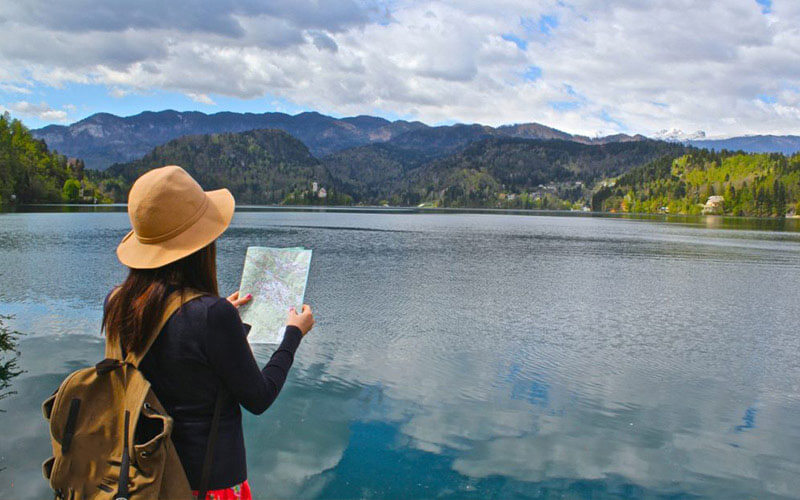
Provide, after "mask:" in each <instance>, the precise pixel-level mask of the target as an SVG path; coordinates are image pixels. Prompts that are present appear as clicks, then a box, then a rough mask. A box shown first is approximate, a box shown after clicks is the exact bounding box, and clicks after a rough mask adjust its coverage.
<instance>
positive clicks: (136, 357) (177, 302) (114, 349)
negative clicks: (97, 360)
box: [105, 289, 206, 368]
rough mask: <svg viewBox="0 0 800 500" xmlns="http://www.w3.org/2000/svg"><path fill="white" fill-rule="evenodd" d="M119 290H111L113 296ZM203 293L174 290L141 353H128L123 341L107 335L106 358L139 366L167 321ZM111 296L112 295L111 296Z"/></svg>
mask: <svg viewBox="0 0 800 500" xmlns="http://www.w3.org/2000/svg"><path fill="white" fill-rule="evenodd" d="M116 292H117V289H115V290H114V291H112V292H111V296H113V295H114V294H115V293H116ZM202 295H206V294H204V293H203V292H199V291H197V290H182V291H181V290H178V291H176V292H173V293H171V294H170V295H169V297H167V301H166V304H165V305H164V311H163V312H162V313H161V319H160V320H159V322H158V324H157V325H156V327H155V328H154V329H153V331H152V332H151V333H150V336H149V337H148V339H147V343H146V344H145V346H144V349H142V351H141V352H139V353H132V352H129V353H127V355H125V353H124V352H123V350H122V343H121V342H109V340H108V336H106V355H105V357H106V359H116V360H120V361H125V362H127V363H131V364H132V365H133V366H135V367H137V368H138V367H139V363H141V362H142V359H144V356H145V355H146V354H147V351H149V350H150V347H151V346H152V345H153V342H155V341H156V339H157V338H158V335H159V333H161V329H162V328H164V325H166V324H167V321H169V319H170V318H171V317H172V315H173V314H175V312H176V311H177V310H178V309H180V308H181V306H183V305H184V304H185V303H187V302H189V301H190V300H192V299H195V298H197V297H200V296H202ZM109 298H110V297H109Z"/></svg>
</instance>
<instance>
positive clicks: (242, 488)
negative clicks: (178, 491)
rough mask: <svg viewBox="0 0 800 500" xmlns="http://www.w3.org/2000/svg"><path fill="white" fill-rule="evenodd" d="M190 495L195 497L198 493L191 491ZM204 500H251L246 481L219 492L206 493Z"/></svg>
mask: <svg viewBox="0 0 800 500" xmlns="http://www.w3.org/2000/svg"><path fill="white" fill-rule="evenodd" d="M192 494H193V495H194V496H197V494H198V492H197V491H193V492H192ZM206 500H253V497H252V496H251V495H250V485H249V484H247V481H246V480H245V482H243V483H242V484H237V485H236V486H231V487H230V488H224V489H221V490H210V491H209V492H208V493H206Z"/></svg>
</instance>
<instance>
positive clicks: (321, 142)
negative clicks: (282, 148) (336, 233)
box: [31, 110, 644, 170]
mask: <svg viewBox="0 0 800 500" xmlns="http://www.w3.org/2000/svg"><path fill="white" fill-rule="evenodd" d="M463 127H473V128H475V127H477V128H481V129H483V130H484V132H485V136H487V137H488V136H491V135H501V136H511V137H521V138H527V139H563V140H574V141H576V142H582V143H587V144H590V143H602V142H604V141H606V140H608V141H611V142H617V141H623V140H624V141H630V140H641V139H643V138H644V137H643V136H638V135H637V136H629V135H626V134H615V135H614V136H609V138H608V139H606V138H595V139H590V138H588V137H585V136H580V135H573V134H569V133H567V132H563V131H560V130H557V129H554V128H552V127H548V126H546V125H542V124H539V123H535V122H531V123H523V124H512V125H502V126H500V127H491V126H488V125H481V124H461V123H458V124H454V125H440V126H431V125H427V124H425V123H422V122H419V121H406V120H395V121H390V120H387V119H385V118H381V117H377V116H370V115H357V116H350V117H343V118H335V117H332V116H328V115H324V114H321V113H319V112H316V111H306V112H303V113H298V114H296V115H290V114H286V113H280V112H265V113H249V112H248V113H237V112H232V111H220V112H218V113H212V114H206V113H203V112H200V111H175V110H162V111H143V112H141V113H138V114H136V115H131V116H126V117H122V116H117V115H114V114H111V113H96V114H94V115H91V116H88V117H86V118H84V119H82V120H79V121H77V122H75V123H72V124H70V125H48V126H46V127H43V128H40V129H35V130H32V131H31V132H32V134H33V135H34V137H36V138H38V139H42V140H44V141H45V142H46V143H47V144H48V146H49V147H50V148H51V149H54V150H57V151H58V152H59V153H61V154H64V155H67V156H70V157H77V158H81V159H83V160H84V161H85V162H86V166H87V168H92V169H98V170H103V169H105V168H108V167H109V166H110V165H112V164H114V163H123V162H128V161H132V160H135V159H137V158H141V157H142V156H144V155H145V154H147V153H148V152H149V151H150V150H152V148H154V147H156V146H160V145H162V144H165V143H167V142H169V141H170V140H172V139H177V138H179V137H183V136H187V135H198V134H214V133H225V132H245V131H247V130H258V129H266V128H271V129H279V130H283V131H285V132H287V133H289V134H290V135H292V136H294V137H296V138H297V139H299V140H300V141H302V142H303V143H304V144H305V145H306V146H308V148H309V150H310V151H311V152H312V154H314V156H316V157H322V156H325V155H328V154H331V153H334V152H337V151H342V150H345V149H348V148H352V147H358V146H363V145H366V144H373V143H378V142H387V141H390V140H392V139H395V138H397V137H398V136H401V135H403V134H406V133H413V132H415V131H421V130H425V131H433V132H428V134H429V137H431V139H432V140H438V139H437V135H439V134H441V135H443V136H447V135H448V134H451V132H450V129H460V128H463ZM423 134H424V133H423ZM410 137H413V135H412V136H410ZM443 140H446V139H443Z"/></svg>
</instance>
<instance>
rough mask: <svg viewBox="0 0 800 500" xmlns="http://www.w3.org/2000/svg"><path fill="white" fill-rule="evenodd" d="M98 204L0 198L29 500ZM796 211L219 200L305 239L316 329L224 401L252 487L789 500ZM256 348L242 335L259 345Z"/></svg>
mask: <svg viewBox="0 0 800 500" xmlns="http://www.w3.org/2000/svg"><path fill="white" fill-rule="evenodd" d="M127 227H128V221H127V216H126V214H124V213H121V212H114V211H97V212H95V211H83V212H81V211H77V212H64V213H16V214H3V215H0V285H2V286H1V287H0V314H13V315H15V319H14V320H12V321H11V325H12V326H13V327H14V328H16V329H17V330H20V331H22V332H24V333H25V334H26V335H25V337H24V338H23V340H22V341H21V342H20V358H19V361H20V364H21V366H22V368H24V369H25V370H26V371H25V373H24V374H22V375H20V376H18V377H16V378H15V379H13V381H12V387H11V389H13V390H15V391H16V394H13V395H11V396H9V397H7V398H5V399H2V400H0V408H1V409H3V410H4V411H5V412H4V413H0V424H2V427H1V428H2V433H1V434H0V469H2V471H1V472H0V498H3V499H6V498H8V499H29V498H30V499H34V498H37V499H38V498H44V497H46V494H47V493H46V485H45V483H44V481H43V480H42V479H41V472H40V463H41V461H42V460H44V458H46V456H47V455H48V453H49V451H48V447H49V443H48V440H47V435H46V429H45V426H44V422H43V420H42V419H41V413H40V410H39V404H40V403H41V400H43V399H44V398H45V397H46V396H47V395H48V394H49V393H50V392H52V391H53V389H54V388H55V387H56V386H57V384H58V383H59V381H60V380H61V379H62V378H63V377H64V376H65V375H66V374H67V373H68V372H69V371H71V370H74V369H76V368H79V367H82V366H84V365H89V364H93V363H94V362H96V361H97V360H98V359H99V358H100V357H102V342H101V338H100V337H99V333H98V330H99V321H100V314H101V310H100V307H101V302H102V298H103V296H104V295H105V293H106V292H107V291H108V289H109V288H110V287H111V286H112V285H113V284H115V283H117V282H118V281H119V280H120V279H121V278H122V277H123V276H124V270H123V269H122V268H121V267H120V266H119V264H117V262H116V260H115V257H114V253H113V249H114V247H115V245H116V243H117V242H118V241H119V239H120V238H121V237H122V235H123V234H124V233H125V231H126V230H127ZM796 230H797V228H796V227H795V222H794V221H787V222H772V221H747V220H737V219H719V218H678V219H672V220H671V222H666V221H665V219H663V218H648V219H637V218H604V217H565V216H557V215H554V214H550V215H538V216H523V215H509V214H503V213H435V214H430V213H403V212H393V213H385V212H371V211H357V212H326V211H306V212H293V211H285V210H282V211H265V210H256V209H250V210H243V211H240V212H237V214H236V216H235V218H234V223H233V225H232V227H231V229H230V230H229V231H228V232H227V233H226V234H225V236H224V237H223V238H222V240H221V241H220V244H219V257H218V258H219V267H220V283H221V286H222V288H223V290H224V291H226V292H227V291H233V289H234V287H235V286H236V285H237V284H238V281H239V277H240V272H241V266H242V264H243V259H244V252H245V249H246V247H247V246H248V245H263V246H303V247H306V248H312V249H313V250H314V260H313V262H312V269H311V275H310V278H309V284H308V294H307V298H308V301H309V302H310V303H311V304H312V306H313V307H314V309H315V313H316V318H317V326H316V327H315V329H314V330H313V331H312V333H310V334H309V336H308V337H307V338H306V339H305V340H304V342H303V345H302V346H301V347H300V350H299V351H298V355H297V360H296V364H295V367H294V369H293V371H292V373H291V375H290V378H289V381H288V382H287V385H286V387H285V389H284V392H283V393H282V394H281V397H280V398H279V400H278V401H277V403H276V404H275V405H274V406H273V407H272V408H271V409H270V410H269V411H268V412H267V413H265V414H264V415H262V416H260V417H254V416H252V415H247V416H246V418H245V426H246V439H247V447H248V463H249V479H250V482H251V485H252V486H253V489H254V492H255V494H256V497H257V498H412V497H422V498H441V497H443V498H592V499H596V498H694V497H703V498H800V493H799V492H800V357H798V352H800V351H799V349H798V348H800V335H798V333H797V332H799V331H800V315H799V314H798V311H797V309H798V307H797V302H798V301H797V296H798V290H800V272H798V271H800V233H798V232H796ZM269 354H270V352H269V349H268V348H266V347H263V346H259V347H258V348H256V355H257V357H258V358H259V359H260V360H262V361H263V360H265V359H266V358H267V357H268V356H269Z"/></svg>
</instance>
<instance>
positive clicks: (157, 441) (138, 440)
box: [133, 403, 172, 471]
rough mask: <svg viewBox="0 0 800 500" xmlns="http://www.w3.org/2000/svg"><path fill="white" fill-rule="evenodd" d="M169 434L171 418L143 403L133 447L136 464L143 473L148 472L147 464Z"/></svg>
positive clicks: (154, 456)
mask: <svg viewBox="0 0 800 500" xmlns="http://www.w3.org/2000/svg"><path fill="white" fill-rule="evenodd" d="M171 434H172V417H170V416H169V415H165V414H163V413H161V412H159V411H158V410H156V409H155V408H153V407H152V406H150V405H149V404H148V403H145V404H144V406H143V407H142V412H141V413H140V414H139V422H138V423H137V426H136V436H135V438H134V445H133V453H134V456H135V457H136V462H137V464H138V465H139V467H140V468H141V469H142V470H143V471H148V469H149V467H148V464H152V462H153V460H154V459H155V458H156V455H157V454H158V453H159V452H160V451H161V450H162V449H163V448H164V446H163V444H164V441H166V440H167V439H169V437H170V435H171Z"/></svg>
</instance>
